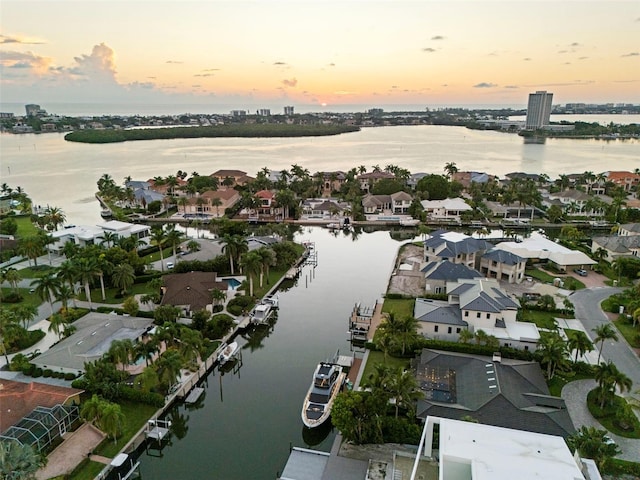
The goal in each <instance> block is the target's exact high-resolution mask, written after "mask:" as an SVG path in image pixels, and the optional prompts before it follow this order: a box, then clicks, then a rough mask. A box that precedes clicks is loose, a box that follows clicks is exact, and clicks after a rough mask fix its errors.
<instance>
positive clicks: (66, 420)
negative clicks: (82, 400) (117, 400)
mask: <svg viewBox="0 0 640 480" xmlns="http://www.w3.org/2000/svg"><path fill="white" fill-rule="evenodd" d="M78 419H79V410H78V407H77V406H75V405H55V406H53V407H36V408H35V409H34V410H32V411H31V413H29V414H28V415H26V416H24V417H22V420H20V421H19V422H18V423H16V424H15V425H13V426H11V427H9V428H8V429H7V430H5V431H4V432H3V433H2V434H0V441H3V440H14V441H17V442H18V443H20V444H21V445H29V446H31V447H33V448H34V450H37V451H40V452H43V451H46V450H48V449H49V447H51V446H52V445H56V444H57V443H58V441H59V439H60V437H62V435H64V434H65V433H66V432H67V431H70V430H73V427H74V426H75V424H76V422H77V421H78Z"/></svg>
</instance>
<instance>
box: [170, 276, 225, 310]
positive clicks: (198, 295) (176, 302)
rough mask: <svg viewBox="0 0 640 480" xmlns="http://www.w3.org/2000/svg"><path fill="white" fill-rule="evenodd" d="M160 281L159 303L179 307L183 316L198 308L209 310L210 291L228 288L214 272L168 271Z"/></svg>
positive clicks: (211, 302) (210, 307)
mask: <svg viewBox="0 0 640 480" xmlns="http://www.w3.org/2000/svg"><path fill="white" fill-rule="evenodd" d="M162 283H163V285H162V287H161V290H162V300H161V301H160V305H173V306H174V307H179V308H180V309H182V312H183V314H184V316H185V317H191V314H192V312H197V311H198V310H209V311H211V310H212V308H213V299H212V296H211V292H212V291H213V290H221V291H223V292H226V291H227V289H228V284H227V282H225V281H224V280H219V279H218V274H217V273H216V272H187V273H170V274H168V275H164V276H163V277H162Z"/></svg>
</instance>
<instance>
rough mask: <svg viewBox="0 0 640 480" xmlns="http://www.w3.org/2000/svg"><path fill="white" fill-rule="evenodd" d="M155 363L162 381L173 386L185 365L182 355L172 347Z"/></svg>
mask: <svg viewBox="0 0 640 480" xmlns="http://www.w3.org/2000/svg"><path fill="white" fill-rule="evenodd" d="M155 365H156V371H157V372H158V378H159V379H160V381H161V382H162V383H164V384H166V385H167V386H168V387H169V388H171V386H172V385H173V382H175V381H176V378H178V375H180V370H181V369H182V365H183V361H182V356H181V355H180V352H178V350H176V349H173V348H171V349H169V350H167V351H166V352H164V353H163V354H162V355H161V356H160V358H159V359H158V360H157V361H156V363H155Z"/></svg>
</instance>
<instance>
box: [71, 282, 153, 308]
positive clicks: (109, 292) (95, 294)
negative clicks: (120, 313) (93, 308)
mask: <svg viewBox="0 0 640 480" xmlns="http://www.w3.org/2000/svg"><path fill="white" fill-rule="evenodd" d="M104 293H105V295H106V299H105V300H102V290H101V289H100V288H93V289H91V301H92V302H93V303H108V304H114V305H115V304H120V303H122V302H124V300H125V298H126V297H130V296H132V295H138V294H140V295H147V294H149V295H150V294H153V293H155V290H154V289H152V288H150V287H149V285H148V284H147V283H135V284H133V285H132V286H131V287H130V288H129V290H128V291H127V295H126V297H119V298H117V297H116V295H118V294H119V293H120V291H119V290H118V289H117V288H113V287H111V288H105V289H104ZM78 300H81V301H87V297H86V295H85V294H84V288H83V289H82V290H80V292H79V293H78Z"/></svg>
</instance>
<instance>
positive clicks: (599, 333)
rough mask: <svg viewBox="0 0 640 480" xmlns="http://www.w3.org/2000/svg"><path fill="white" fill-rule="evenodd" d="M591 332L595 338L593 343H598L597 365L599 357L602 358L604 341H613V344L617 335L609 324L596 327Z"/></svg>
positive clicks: (616, 339)
mask: <svg viewBox="0 0 640 480" xmlns="http://www.w3.org/2000/svg"><path fill="white" fill-rule="evenodd" d="M591 331H592V332H594V333H595V334H596V338H594V339H593V341H594V342H595V343H598V342H600V347H599V350H600V351H599V352H598V362H597V363H598V364H599V363H600V357H601V356H602V349H603V347H604V341H605V340H613V341H614V342H617V341H618V334H617V333H616V331H615V329H614V328H613V327H612V326H611V324H610V323H603V324H601V325H598V326H597V327H596V328H593V329H591Z"/></svg>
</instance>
